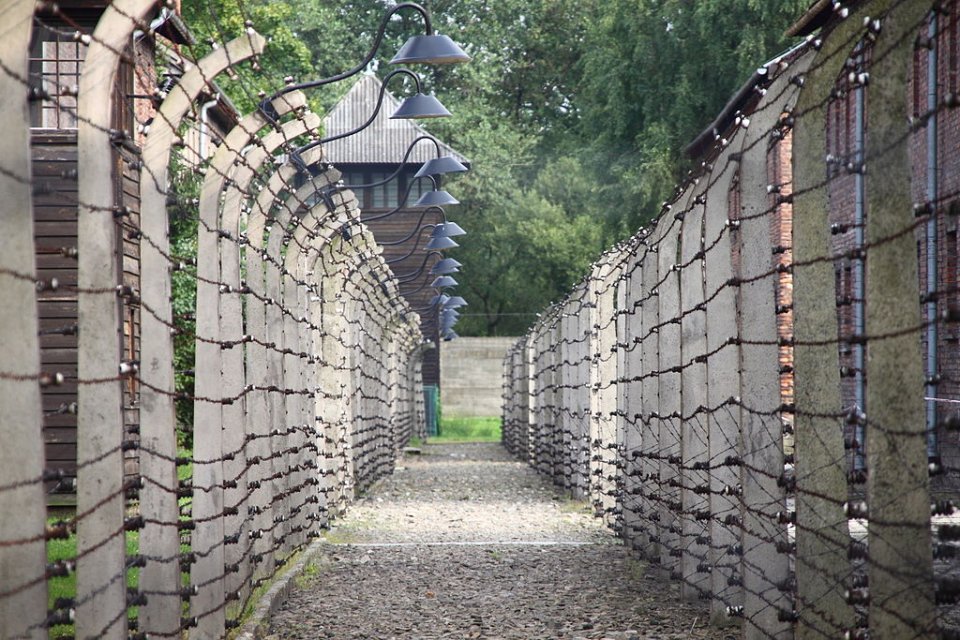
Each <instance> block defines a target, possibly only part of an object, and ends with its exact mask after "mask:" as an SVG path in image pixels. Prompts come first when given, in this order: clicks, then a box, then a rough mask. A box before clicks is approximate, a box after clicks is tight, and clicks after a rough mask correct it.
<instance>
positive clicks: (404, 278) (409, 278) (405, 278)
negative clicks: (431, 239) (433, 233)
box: [393, 251, 443, 284]
mask: <svg viewBox="0 0 960 640" xmlns="http://www.w3.org/2000/svg"><path fill="white" fill-rule="evenodd" d="M432 256H436V257H438V258H440V259H441V260H443V254H442V253H440V252H439V251H429V252H427V255H425V256H423V262H422V263H421V264H420V266H419V267H418V268H416V269H414V270H413V271H411V272H409V273H404V274H403V275H398V274H396V273H395V274H393V277H394V278H396V279H397V283H398V284H407V283H408V282H413V281H414V280H416V279H417V278H418V277H420V274H422V273H423V270H424V269H426V268H427V260H429V259H430V258H431V257H432Z"/></svg>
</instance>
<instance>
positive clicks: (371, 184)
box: [343, 136, 440, 189]
mask: <svg viewBox="0 0 960 640" xmlns="http://www.w3.org/2000/svg"><path fill="white" fill-rule="evenodd" d="M421 140H429V141H430V142H432V143H433V146H435V147H436V148H437V157H438V158H439V157H440V143H439V142H437V140H436V138H434V137H433V136H420V137H418V138H416V139H415V140H414V141H413V142H411V143H410V146H409V147H407V151H406V153H404V154H403V160H401V161H400V166H399V167H397V170H396V171H394V172H393V173H391V174H390V175H389V176H387V177H386V178H384V179H383V180H378V181H377V182H368V183H367V184H345V185H343V188H344V189H369V188H371V187H379V186H380V185H382V184H387V183H388V182H390V181H391V180H393V179H394V178H396V177H397V176H398V175H400V172H401V171H403V170H404V169H405V168H406V164H407V159H408V158H409V157H410V154H411V153H413V147H414V146H415V145H416V144H417V143H418V142H420V141H421Z"/></svg>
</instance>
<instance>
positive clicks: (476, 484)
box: [271, 444, 739, 640]
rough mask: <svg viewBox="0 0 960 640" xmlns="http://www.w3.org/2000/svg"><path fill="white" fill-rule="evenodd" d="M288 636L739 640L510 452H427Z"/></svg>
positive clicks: (289, 614)
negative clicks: (684, 599)
mask: <svg viewBox="0 0 960 640" xmlns="http://www.w3.org/2000/svg"><path fill="white" fill-rule="evenodd" d="M327 542H328V546H327V547H326V548H325V549H324V550H323V552H322V553H321V554H320V555H319V556H318V557H317V559H316V560H315V561H314V562H313V563H312V564H311V565H309V566H308V567H307V570H306V572H305V573H304V575H303V576H301V577H300V578H298V580H297V589H296V590H295V592H294V594H293V595H292V596H291V597H290V599H289V600H288V601H287V602H286V603H285V605H284V606H283V608H282V610H280V611H279V612H278V613H277V614H276V615H275V616H274V618H273V620H272V624H271V634H272V635H271V637H272V638H276V639H280V638H304V639H307V638H309V639H315V638H318V639H319V638H324V639H327V638H336V639H341V638H350V639H353V638H378V639H380V638H382V639H387V638H397V639H419V638H423V639H433V638H488V639H494V638H500V639H508V638H509V639H534V638H564V639H568V640H579V639H586V638H591V639H594V638H610V639H613V640H634V639H637V640H653V639H660V640H675V639H681V638H684V639H686V638H705V639H710V640H721V639H725V638H735V637H737V636H738V635H739V633H738V632H737V630H735V629H728V630H727V631H724V630H720V629H716V628H712V627H709V626H707V624H706V620H707V610H706V608H705V606H703V605H701V604H699V603H693V604H683V603H680V602H678V596H679V590H678V587H677V585H676V584H675V583H673V582H672V581H670V580H668V579H665V578H663V577H662V576H661V575H659V574H658V572H657V571H656V570H655V569H653V568H650V567H648V566H647V565H646V564H645V563H643V562H642V561H639V560H637V559H635V558H634V557H632V554H631V553H630V552H629V551H628V550H627V549H625V548H624V547H623V546H621V545H620V543H619V541H618V540H617V539H616V538H614V537H613V536H612V535H611V534H610V533H609V532H608V531H607V530H605V529H604V528H603V526H602V525H601V523H600V521H599V520H598V519H596V518H594V517H593V516H592V515H591V514H590V512H589V510H588V508H587V506H586V505H585V504H584V503H580V502H575V501H571V500H569V499H567V498H565V497H563V496H561V495H560V494H559V493H558V492H557V491H556V490H555V489H554V488H553V487H552V486H550V485H548V484H546V483H545V482H544V481H543V480H542V479H540V478H539V477H538V476H537V475H536V474H535V473H534V472H533V471H532V470H531V469H530V468H528V467H527V466H526V465H524V464H522V463H519V462H516V461H514V460H513V459H511V458H510V457H509V456H508V454H507V453H506V451H505V450H504V449H503V448H502V447H501V446H500V445H499V444H458V445H426V446H425V447H423V449H422V454H421V455H407V456H405V457H404V459H403V460H402V461H400V463H399V465H398V468H397V472H396V473H395V474H394V475H393V476H391V477H390V478H387V479H386V480H384V481H383V482H381V483H380V484H379V485H378V486H377V487H376V488H375V489H374V490H373V491H372V492H371V494H370V495H367V496H365V497H364V498H362V499H361V500H359V501H358V502H357V503H356V504H355V505H353V506H352V507H351V508H350V510H349V512H348V513H347V515H346V516H345V517H343V518H342V519H341V520H339V521H338V522H337V523H336V526H335V527H334V528H333V529H332V530H331V531H330V532H329V533H328V535H327Z"/></svg>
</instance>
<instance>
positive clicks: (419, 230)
mask: <svg viewBox="0 0 960 640" xmlns="http://www.w3.org/2000/svg"><path fill="white" fill-rule="evenodd" d="M435 226H437V225H435V224H434V225H430V224H428V225H426V226H425V227H420V228H419V229H417V232H420V235H418V236H417V241H416V242H414V243H413V248H412V249H410V251H409V252H408V253H407V254H405V255H402V256H400V257H399V258H393V259H392V260H387V261H386V263H387V264H397V263H398V262H403V261H404V260H406V259H407V258H409V257H410V256H412V255H413V254H414V253H416V251H417V249H418V248H420V238H421V237H423V230H424V229H430V228H432V227H435ZM412 237H413V235H412V234H411V235H410V236H408V237H407V238H406V239H407V240H409V239H410V238H412ZM380 244H388V243H386V242H381V243H380ZM393 244H399V243H396V242H395V243H393Z"/></svg>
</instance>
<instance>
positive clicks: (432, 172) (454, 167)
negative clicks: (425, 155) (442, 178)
mask: <svg viewBox="0 0 960 640" xmlns="http://www.w3.org/2000/svg"><path fill="white" fill-rule="evenodd" d="M464 171H469V169H468V168H467V167H466V166H465V165H464V164H463V163H461V162H460V161H458V160H457V159H456V158H453V157H451V156H443V157H442V158H433V159H431V160H427V161H426V162H424V163H423V166H422V167H420V170H419V171H417V172H416V173H415V174H414V176H415V177H417V178H422V177H424V176H437V175H442V174H444V173H463V172H464Z"/></svg>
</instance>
